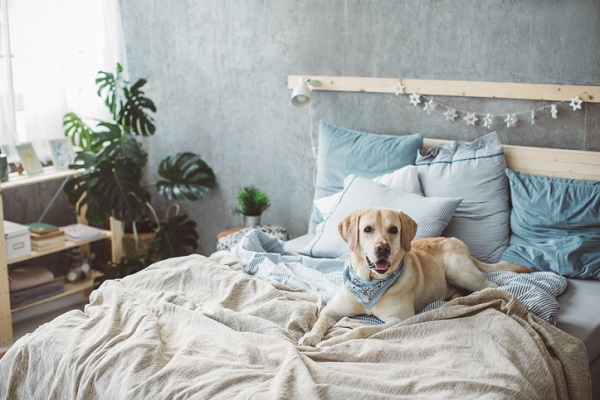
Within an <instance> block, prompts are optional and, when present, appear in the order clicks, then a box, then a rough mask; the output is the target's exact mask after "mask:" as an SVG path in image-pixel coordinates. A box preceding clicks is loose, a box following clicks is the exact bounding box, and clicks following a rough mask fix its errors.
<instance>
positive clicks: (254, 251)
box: [231, 230, 567, 325]
mask: <svg viewBox="0 0 600 400" xmlns="http://www.w3.org/2000/svg"><path fill="white" fill-rule="evenodd" d="M231 251H232V253H233V255H234V256H235V257H236V258H238V259H239V260H240V261H241V263H242V265H243V266H244V269H245V271H246V272H247V273H248V274H250V275H254V276H257V277H259V278H261V279H265V280H274V281H277V282H279V283H281V284H283V285H286V286H288V287H290V288H293V289H309V290H316V291H317V292H319V293H320V294H321V298H322V299H323V303H324V304H327V303H328V302H329V301H330V300H331V299H332V298H333V296H334V295H335V293H336V291H337V290H338V289H339V287H340V286H341V285H342V282H343V271H344V267H345V264H346V262H347V261H348V260H349V259H350V255H349V254H345V255H343V256H342V257H339V258H312V257H308V256H303V255H285V254H284V248H283V242H282V241H281V240H279V239H277V238H275V237H273V236H270V235H269V234H267V233H265V232H262V231H260V230H252V231H250V232H248V233H247V234H246V235H245V236H244V237H243V238H242V240H241V241H240V242H239V244H238V245H237V246H235V247H233V248H232V249H231ZM485 275H486V277H487V278H488V279H489V280H490V281H491V282H494V283H495V284H497V285H498V286H499V288H500V289H503V290H506V291H507V292H509V293H511V294H513V295H514V296H515V297H516V298H518V299H519V300H520V301H521V303H523V305H524V306H525V308H527V309H528V310H529V311H530V312H531V313H533V314H535V315H537V316H538V317H540V318H542V319H544V320H545V321H547V322H549V323H551V324H553V325H555V324H556V314H557V313H558V310H559V305H558V302H557V301H556V296H558V295H560V294H561V293H562V292H563V291H564V290H565V289H566V287H567V279H566V278H565V277H563V276H560V275H557V274H555V273H553V272H533V273H531V274H517V273H514V272H509V271H498V272H492V273H486V274H485ZM445 303H447V302H446V301H436V302H434V303H432V304H430V305H428V306H427V307H425V309H423V310H422V311H421V312H425V311H429V310H433V309H435V308H437V307H440V306H442V305H444V304H445ZM361 319H364V320H366V321H367V322H371V323H374V324H376V323H381V321H380V320H378V319H377V318H374V317H365V318H361Z"/></svg>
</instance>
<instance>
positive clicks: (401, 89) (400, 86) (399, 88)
mask: <svg viewBox="0 0 600 400" xmlns="http://www.w3.org/2000/svg"><path fill="white" fill-rule="evenodd" d="M404 89H406V86H404V85H403V84H402V83H398V84H396V86H394V94H395V95H396V96H399V95H401V94H404Z"/></svg>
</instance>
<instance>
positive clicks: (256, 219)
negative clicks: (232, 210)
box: [243, 215, 260, 228]
mask: <svg viewBox="0 0 600 400" xmlns="http://www.w3.org/2000/svg"><path fill="white" fill-rule="evenodd" d="M243 217H244V227H246V228H251V227H253V226H258V225H260V215H244V216H243Z"/></svg>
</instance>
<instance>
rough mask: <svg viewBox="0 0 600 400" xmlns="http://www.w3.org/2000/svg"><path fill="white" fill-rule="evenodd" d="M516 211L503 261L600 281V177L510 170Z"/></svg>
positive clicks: (512, 219)
mask: <svg viewBox="0 0 600 400" xmlns="http://www.w3.org/2000/svg"><path fill="white" fill-rule="evenodd" d="M506 175H507V176H508V179H509V182H510V193H511V199H512V211H511V214H510V228H511V230H512V235H511V237H510V244H509V246H508V248H507V249H506V251H505V252H504V254H503V256H502V259H504V260H506V261H511V262H515V263H518V264H522V265H525V266H527V267H530V268H534V269H537V270H540V271H553V272H556V273H558V274H560V275H563V276H567V277H572V278H593V279H600V181H587V180H577V179H565V178H550V177H546V176H536V175H528V174H524V173H520V172H513V171H511V170H506Z"/></svg>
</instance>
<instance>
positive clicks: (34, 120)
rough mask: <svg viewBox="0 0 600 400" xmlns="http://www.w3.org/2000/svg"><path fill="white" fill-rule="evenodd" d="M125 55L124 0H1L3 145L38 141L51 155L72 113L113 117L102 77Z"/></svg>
mask: <svg viewBox="0 0 600 400" xmlns="http://www.w3.org/2000/svg"><path fill="white" fill-rule="evenodd" d="M124 56H125V54H124V46H123V41H122V29H121V23H120V11H119V1H118V0H86V1H81V0H0V121H2V122H0V145H1V146H2V149H3V150H6V149H10V147H9V146H7V145H14V144H16V143H22V142H32V143H33V145H34V148H35V150H36V152H37V153H38V156H39V157H40V159H46V158H49V156H50V148H49V145H48V140H49V139H55V138H61V137H64V134H63V129H62V117H63V115H64V114H65V113H66V112H69V111H73V112H75V113H77V114H78V115H80V116H82V117H99V118H103V117H105V115H106V114H105V113H106V110H105V107H104V106H103V105H102V103H101V100H100V99H99V98H98V97H97V96H96V87H95V78H96V75H97V73H98V71H99V70H107V71H113V70H114V69H115V66H116V64H117V63H118V62H119V63H121V64H125V62H126V60H125V57H124ZM13 155H14V151H12V152H11V151H9V156H13Z"/></svg>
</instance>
